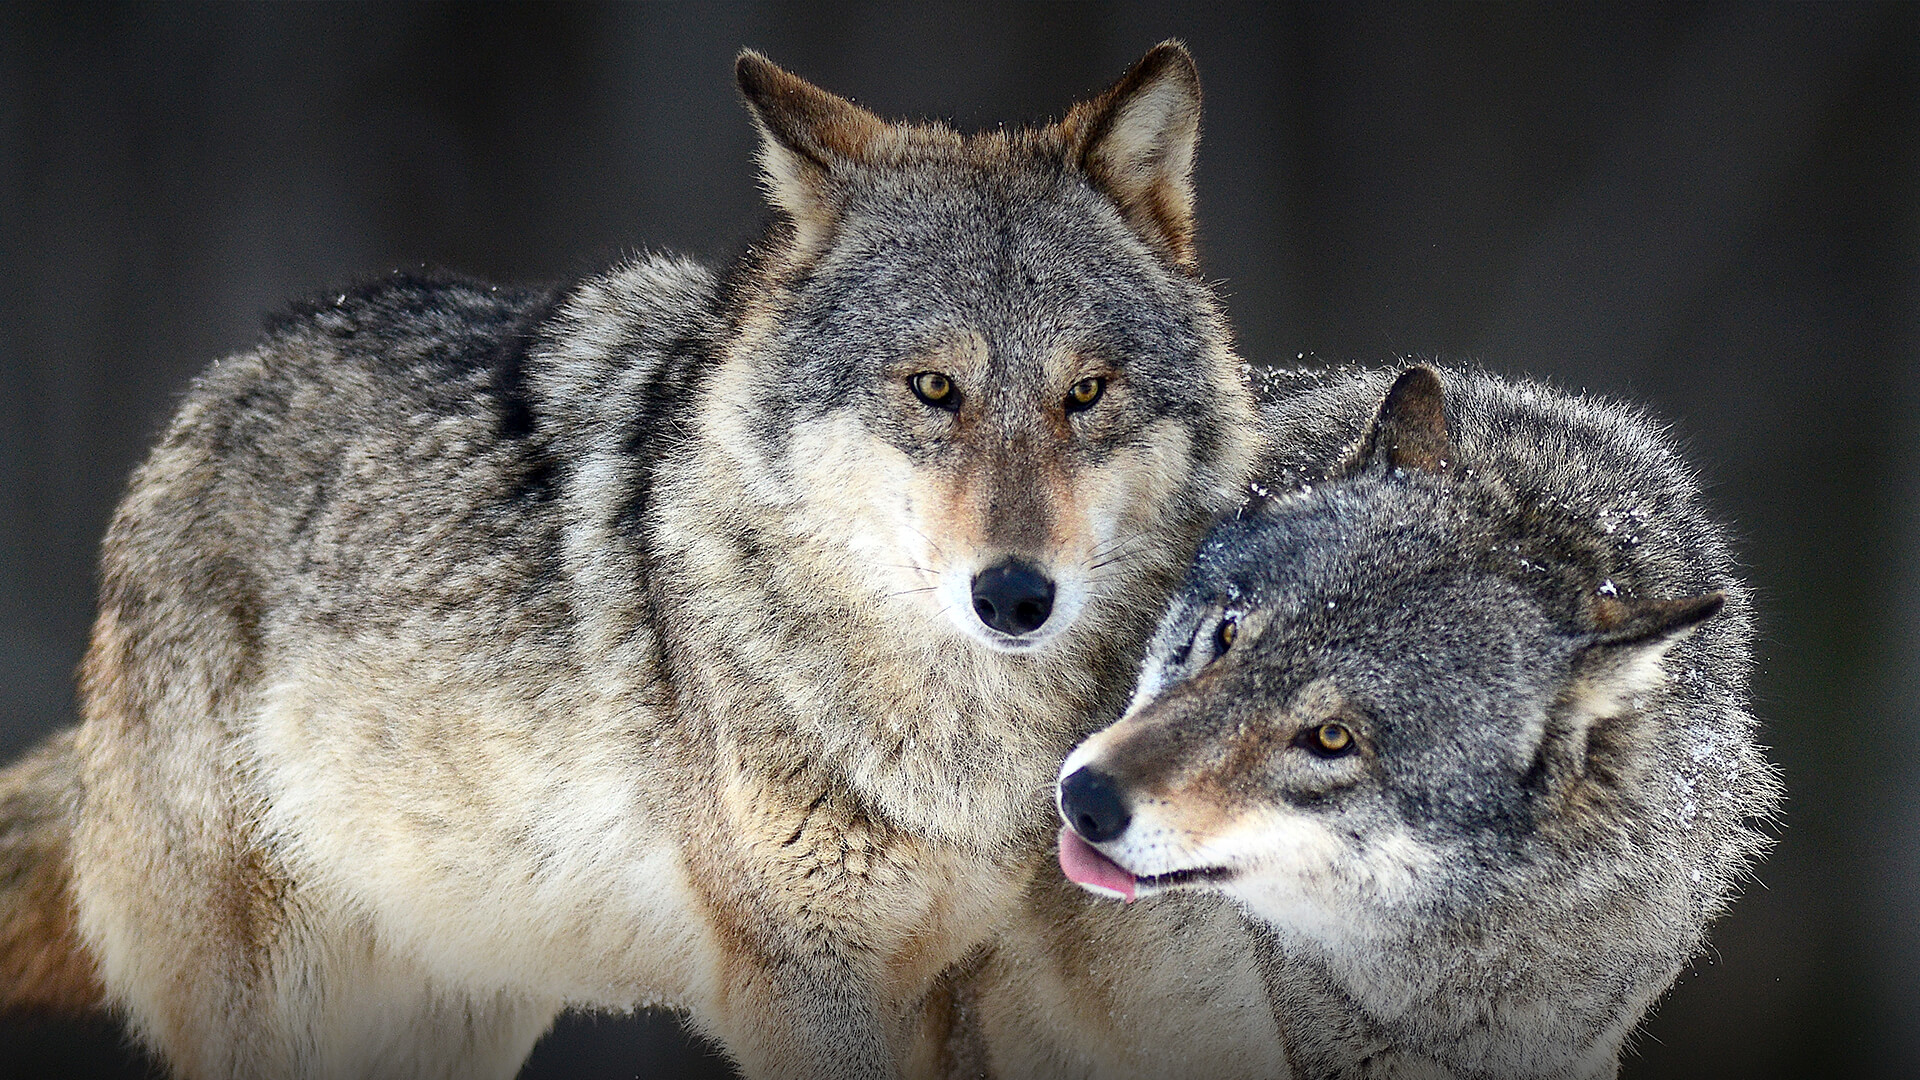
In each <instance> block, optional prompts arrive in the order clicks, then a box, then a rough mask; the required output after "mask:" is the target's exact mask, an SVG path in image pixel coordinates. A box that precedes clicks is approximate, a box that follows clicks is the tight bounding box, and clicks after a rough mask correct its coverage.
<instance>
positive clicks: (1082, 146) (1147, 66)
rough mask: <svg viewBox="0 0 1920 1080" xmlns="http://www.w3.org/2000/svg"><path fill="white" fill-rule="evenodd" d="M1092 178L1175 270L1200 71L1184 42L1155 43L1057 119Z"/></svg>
mask: <svg viewBox="0 0 1920 1080" xmlns="http://www.w3.org/2000/svg"><path fill="white" fill-rule="evenodd" d="M1060 128H1061V131H1062V133H1063V134H1064V135H1065V136H1066V138H1067V145H1068V146H1069V147H1070V148H1071V149H1072V151H1073V152H1074V153H1075V154H1076V155H1077V156H1078V161H1079V165H1080V167H1081V168H1082V169H1083V170H1085V171H1086V174H1087V175H1088V176H1089V177H1090V178H1092V180H1093V183H1094V186H1096V187H1098V188H1099V189H1100V190H1101V191H1103V192H1105V193H1106V195H1107V197H1108V198H1110V199H1112V200H1113V201H1114V204H1115V205H1117V206H1118V207H1119V208H1120V212H1121V213H1122V214H1124V215H1126V218H1127V222H1128V223H1129V224H1131V225H1132V226H1133V229H1134V231H1135V232H1136V233H1138V234H1139V235H1140V237H1141V238H1142V239H1144V240H1146V241H1147V243H1149V244H1151V245H1153V246H1154V248H1156V249H1157V250H1158V251H1159V252H1160V253H1161V254H1162V255H1164V256H1165V257H1166V259H1167V261H1168V262H1170V263H1172V264H1173V265H1174V266H1176V267H1179V268H1180V269H1182V270H1187V271H1192V270H1194V269H1195V267H1196V258H1195V255H1194V250H1193V151H1194V147H1195V146H1197V145H1198V144H1199V142H1200V73H1199V71H1198V70H1196V69H1195V68H1194V66H1193V57H1192V56H1191V55H1189V54H1188V53H1187V49H1186V46H1184V45H1181V44H1180V43H1179V42H1177V41H1163V42H1161V43H1160V44H1158V45H1155V46H1154V47H1153V49H1152V50H1151V51H1149V52H1148V53H1147V55H1146V56H1144V57H1141V59H1140V62H1139V63H1137V64H1135V65H1133V69H1132V70H1130V71H1128V72H1127V73H1126V74H1125V75H1123V76H1121V77H1120V81H1119V82H1117V83H1114V84H1113V86H1112V87H1111V88H1109V89H1108V90H1107V92H1106V93H1104V94H1101V95H1100V96H1099V97H1097V98H1094V99H1093V100H1092V101H1084V102H1081V103H1080V104H1078V105H1075V106H1074V107H1073V109H1072V110H1070V111H1069V112H1068V113H1067V118H1066V119H1065V120H1063V121H1061V123H1060Z"/></svg>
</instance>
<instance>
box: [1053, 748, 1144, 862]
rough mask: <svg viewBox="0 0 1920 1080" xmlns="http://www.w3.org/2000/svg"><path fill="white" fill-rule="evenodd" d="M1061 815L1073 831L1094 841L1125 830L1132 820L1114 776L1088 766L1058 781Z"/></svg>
mask: <svg viewBox="0 0 1920 1080" xmlns="http://www.w3.org/2000/svg"><path fill="white" fill-rule="evenodd" d="M1060 815H1061V816H1062V817H1064V818H1066V819H1067V824H1068V825H1070V826H1072V827H1073V831H1074V832H1077V833H1079V834H1080V835H1081V836H1083V837H1085V838H1086V839H1087V840H1088V841H1090V842H1092V843H1095V844H1101V843H1105V842H1106V841H1108V840H1111V839H1113V838H1114V837H1116V836H1119V835H1120V834H1121V833H1123V832H1126V831H1127V823H1128V822H1130V821H1132V820H1133V815H1132V814H1131V813H1128V811H1127V804H1126V802H1125V801H1124V800H1122V799H1121V798H1120V788H1119V787H1118V786H1117V785H1115V784H1114V782H1113V777H1111V776H1108V775H1107V774H1106V773H1103V772H1099V771H1097V770H1095V769H1093V768H1092V767H1091V766H1089V767H1087V768H1082V769H1075V770H1074V772H1073V775H1072V776H1069V777H1067V778H1066V779H1065V780H1062V781H1060Z"/></svg>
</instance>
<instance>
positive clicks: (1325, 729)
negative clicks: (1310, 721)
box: [1294, 720, 1360, 760]
mask: <svg viewBox="0 0 1920 1080" xmlns="http://www.w3.org/2000/svg"><path fill="white" fill-rule="evenodd" d="M1294 742H1295V743H1297V744H1298V745H1299V746H1301V747H1302V748H1304V749H1305V750H1306V751H1307V752H1308V753H1311V754H1312V755H1313V756H1314V757H1317V758H1324V759H1327V760H1332V759H1334V758H1343V757H1346V756H1348V755H1350V754H1352V753H1353V752H1354V751H1355V750H1357V749H1359V746H1360V737H1359V736H1358V735H1356V734H1354V731H1353V727H1352V726H1351V725H1349V724H1348V723H1347V722H1346V721H1344V720H1324V721H1322V722H1320V723H1318V724H1315V725H1313V726H1312V727H1310V728H1303V729H1301V731H1300V734H1299V735H1297V736H1296V737H1295V738H1294Z"/></svg>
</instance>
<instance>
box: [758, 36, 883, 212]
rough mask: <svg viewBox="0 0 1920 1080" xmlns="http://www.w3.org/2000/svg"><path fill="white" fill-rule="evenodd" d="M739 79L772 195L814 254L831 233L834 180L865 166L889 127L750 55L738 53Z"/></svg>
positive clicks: (878, 119)
mask: <svg viewBox="0 0 1920 1080" xmlns="http://www.w3.org/2000/svg"><path fill="white" fill-rule="evenodd" d="M734 74H735V76H736V77H737V78H738V79H739V80H740V93H741V94H742V95H744V96H745V97H746V99H747V105H748V107H749V108H751V109H752V110H753V120H754V125H755V126H756V127H758V128H759V129H760V169H761V174H762V176H763V177H764V179H765V182H766V185H767V194H768V196H769V197H770V198H771V199H772V201H773V204H774V206H775V207H776V208H778V209H780V210H783V211H785V212H786V214H787V216H788V217H791V218H792V219H793V223H794V227H795V229H797V230H798V234H799V235H798V237H797V238H796V239H797V242H798V244H799V246H800V247H802V248H808V247H811V246H812V245H813V243H814V242H815V241H817V240H819V239H820V238H821V237H823V236H824V235H825V234H826V233H827V231H828V230H830V229H831V228H832V225H833V214H834V211H833V206H832V200H831V197H830V192H829V190H828V185H829V182H830V180H831V178H832V177H833V175H834V173H835V172H837V171H844V170H845V169H846V168H848V167H849V166H850V165H853V164H856V163H858V162H861V161H863V160H866V159H867V158H868V157H869V155H870V153H871V152H872V150H873V149H874V147H875V146H876V145H877V144H878V142H879V141H880V140H881V138H882V137H883V136H885V134H886V133H887V132H888V131H889V130H890V129H891V125H889V124H888V123H887V122H886V121H885V120H882V119H880V118H879V117H878V116H875V115H874V114H872V113H870V112H868V111H867V110H865V109H863V108H861V107H860V106H858V105H855V104H854V103H853V102H851V101H848V100H847V99H846V98H843V97H840V96H839V95H837V94H830V93H828V92H827V91H825V90H822V89H820V88H819V87H817V86H815V85H813V84H812V83H810V82H808V81H807V80H805V79H802V78H801V77H800V76H798V75H795V74H793V73H792V72H789V71H785V70H783V69H782V68H780V67H779V66H778V65H776V64H774V63H773V61H771V60H768V59H767V58H766V57H764V56H761V55H760V54H759V53H757V52H754V51H753V50H752V49H742V50H741V51H740V55H739V57H738V58H737V59H736V60H735V61H734Z"/></svg>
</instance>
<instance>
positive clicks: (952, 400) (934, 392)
mask: <svg viewBox="0 0 1920 1080" xmlns="http://www.w3.org/2000/svg"><path fill="white" fill-rule="evenodd" d="M907 385H908V386H910V387H912V388H913V393H914V396H915V397H917V398H919V399H920V400H921V401H924V402H926V403H927V404H929V405H932V406H933V407H935V408H937V409H946V410H948V411H949V412H951V411H952V410H953V409H955V408H957V407H958V406H959V404H960V395H958V394H956V393H954V392H953V380H952V379H949V378H947V377H946V376H945V375H942V374H940V373H939V372H937V371H923V372H921V373H920V374H918V375H915V376H914V377H912V378H910V379H908V380H907Z"/></svg>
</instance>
